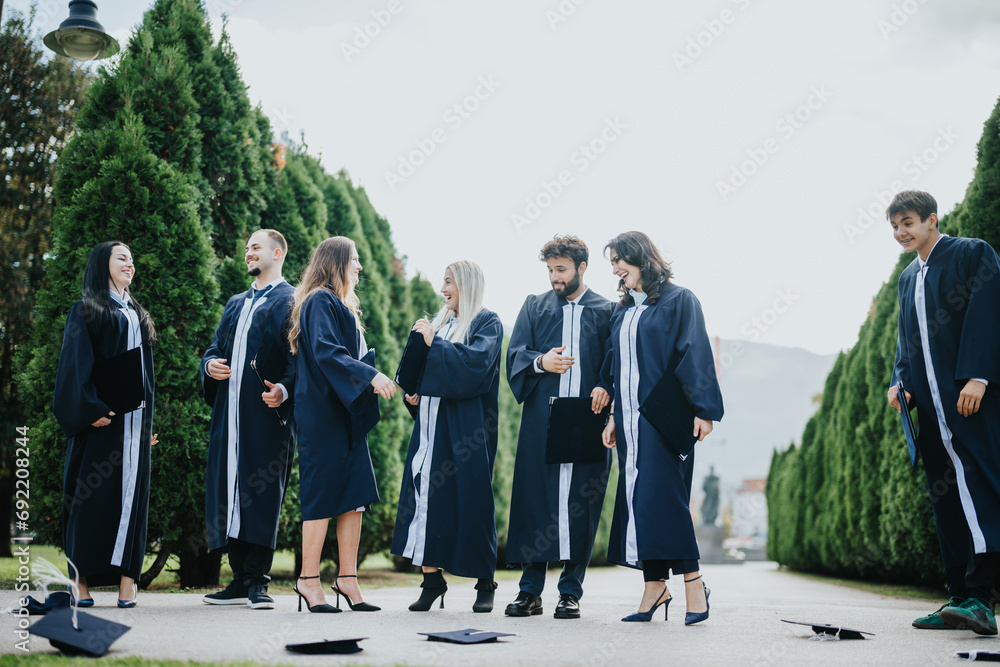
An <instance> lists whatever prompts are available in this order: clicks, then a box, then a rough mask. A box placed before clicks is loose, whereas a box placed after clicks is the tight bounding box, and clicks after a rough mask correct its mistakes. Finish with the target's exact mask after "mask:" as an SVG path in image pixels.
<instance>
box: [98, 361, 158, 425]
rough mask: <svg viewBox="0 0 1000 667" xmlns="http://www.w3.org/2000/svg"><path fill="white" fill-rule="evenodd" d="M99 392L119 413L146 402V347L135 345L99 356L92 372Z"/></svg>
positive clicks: (101, 397)
mask: <svg viewBox="0 0 1000 667" xmlns="http://www.w3.org/2000/svg"><path fill="white" fill-rule="evenodd" d="M90 378H91V380H92V381H93V383H94V387H95V388H96V389H97V396H98V397H99V398H100V399H101V400H102V401H104V402H105V403H106V404H107V406H108V407H109V408H111V411H112V412H114V413H115V414H116V415H125V414H128V413H130V412H132V411H133V410H135V409H136V408H138V407H139V405H140V404H142V401H143V399H144V398H145V396H146V394H145V391H144V390H143V386H142V348H141V347H133V348H132V349H131V350H128V351H127V352H122V353H121V354H116V355H115V356H113V357H107V358H98V359H97V360H96V361H95V362H94V370H93V372H92V373H91V375H90Z"/></svg>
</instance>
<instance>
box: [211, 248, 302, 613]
mask: <svg viewBox="0 0 1000 667" xmlns="http://www.w3.org/2000/svg"><path fill="white" fill-rule="evenodd" d="M287 251H288V245H287V243H286V242H285V237H284V236H282V235H281V233H280V232H277V231H275V230H273V229H261V230H258V231H256V232H254V233H253V234H252V235H251V236H250V239H249V240H248V241H247V245H246V253H245V256H244V258H245V260H246V265H247V273H248V274H249V275H250V276H253V277H254V282H253V284H252V285H251V287H250V289H249V290H247V291H246V292H243V293H242V294H237V295H236V296H234V297H233V298H231V299H230V300H229V303H227V304H226V309H225V311H224V312H223V314H222V320H221V321H220V322H219V328H218V329H216V331H215V339H214V340H213V341H212V345H211V347H209V348H208V350H206V351H205V355H204V357H203V358H202V362H201V371H202V381H203V383H204V387H205V400H207V401H208V404H209V405H211V406H212V407H213V410H212V426H211V437H210V440H209V446H208V464H207V470H206V477H207V479H206V485H205V521H206V524H207V528H208V547H209V549H210V550H213V551H214V550H216V549H224V548H227V549H228V551H229V564H230V566H231V567H232V568H233V581H232V583H230V584H229V586H228V587H226V589H225V590H222V591H219V592H218V593H212V594H210V595H206V596H205V597H204V598H203V600H204V601H205V602H206V603H208V604H217V605H233V604H243V605H249V606H250V607H251V608H252V609H271V608H273V607H274V600H273V599H272V598H271V597H270V596H269V595H268V594H267V583H268V581H270V577H269V576H268V574H267V573H268V572H269V571H270V569H271V561H272V559H273V557H274V548H275V544H276V540H277V535H278V518H279V516H280V514H281V502H282V500H283V499H284V497H285V488H286V487H287V486H288V477H289V474H290V473H291V468H292V452H293V447H294V439H293V438H294V436H293V432H292V425H291V418H290V416H289V412H290V411H289V410H288V407H289V406H290V404H287V405H282V404H283V403H285V401H286V400H288V399H289V398H290V397H291V395H292V391H293V389H294V384H293V382H294V368H295V365H294V361H293V357H292V355H291V351H290V350H289V345H288V337H287V336H286V335H285V334H286V331H287V330H286V328H285V324H286V322H287V321H288V316H289V314H290V312H291V308H292V294H293V291H294V290H293V289H292V287H291V285H289V284H288V283H287V282H285V279H284V278H282V277H281V267H282V264H283V263H284V261H285V255H286V253H287ZM255 359H256V360H257V368H256V369H255V368H254V362H255ZM273 359H276V360H277V361H278V363H277V364H273V363H272V364H267V363H266V362H267V361H270V360H273ZM273 368H277V370H273ZM268 372H272V373H274V374H276V375H277V377H267V376H266V373H268ZM258 374H261V375H263V376H264V377H263V383H262V381H261V378H259V377H258Z"/></svg>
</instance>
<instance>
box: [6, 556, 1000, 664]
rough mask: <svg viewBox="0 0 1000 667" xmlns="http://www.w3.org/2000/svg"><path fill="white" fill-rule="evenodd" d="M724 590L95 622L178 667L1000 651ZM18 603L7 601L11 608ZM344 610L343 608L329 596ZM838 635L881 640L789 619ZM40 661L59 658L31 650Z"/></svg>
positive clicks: (735, 585)
mask: <svg viewBox="0 0 1000 667" xmlns="http://www.w3.org/2000/svg"><path fill="white" fill-rule="evenodd" d="M704 575H705V579H706V581H707V582H708V585H709V587H710V588H711V589H712V590H713V594H712V597H711V602H712V610H711V618H710V619H709V620H708V621H706V622H705V623H703V624H700V625H695V626H691V627H685V626H684V621H683V619H684V600H683V596H684V592H683V590H684V589H683V585H679V584H677V583H672V585H671V590H672V591H673V592H674V594H675V595H676V596H677V597H678V599H677V600H676V601H675V602H674V603H673V605H672V608H671V609H670V620H669V621H667V622H664V621H663V618H662V616H660V617H659V618H658V620H654V621H653V622H651V623H622V622H621V621H619V619H620V618H621V617H622V616H624V615H626V614H629V613H631V612H633V611H634V610H635V606H636V604H637V603H638V600H639V595H640V593H641V588H642V579H641V576H640V575H639V573H637V572H635V571H631V570H627V569H624V568H600V569H594V570H591V571H590V573H589V574H588V576H587V581H586V596H585V597H584V599H583V601H582V608H583V618H581V619H580V620H556V619H553V618H552V609H553V606H554V603H555V601H556V598H557V594H556V593H555V589H556V576H555V574H554V573H552V572H550V575H549V580H548V584H547V588H546V592H545V594H544V595H543V599H544V606H545V614H544V615H542V616H534V617H530V618H507V617H505V616H504V615H503V608H504V606H505V605H506V604H507V602H509V601H510V600H512V599H513V598H514V596H515V595H516V593H517V590H516V583H515V582H513V581H504V582H502V583H501V585H500V589H499V590H498V591H497V608H496V609H495V610H494V611H493V613H492V614H473V613H472V611H471V609H472V602H473V600H475V591H474V590H473V588H472V585H473V583H474V582H471V581H467V580H461V579H457V578H456V577H449V592H448V595H447V599H446V603H445V605H446V608H445V609H444V610H439V609H437V607H436V606H435V608H434V609H432V610H431V611H430V612H426V613H413V612H410V611H408V610H407V605H409V603H410V602H412V601H413V600H414V599H416V597H417V595H418V589H416V588H384V589H373V590H366V599H367V600H368V601H369V602H371V603H373V604H378V605H380V606H382V608H383V611H381V612H376V613H368V614H363V613H360V612H358V613H352V612H351V611H345V612H344V613H341V614H336V615H318V614H317V615H311V614H307V613H305V612H303V613H296V611H295V610H296V602H295V598H294V596H288V595H282V596H277V597H276V600H277V608H276V609H274V610H269V611H252V610H250V609H248V608H246V607H211V606H209V605H205V604H203V603H202V602H201V599H200V598H201V596H195V595H186V594H151V593H150V594H143V593H140V597H139V606H138V607H137V608H136V609H132V610H119V609H117V608H115V607H113V606H111V605H114V600H115V597H116V595H115V593H96V594H95V597H96V599H97V603H98V606H97V607H95V608H94V609H92V610H88V611H91V612H92V613H95V614H97V615H100V616H102V617H104V618H108V619H112V620H116V621H119V622H123V623H126V624H128V625H131V626H132V630H131V631H130V632H128V633H127V634H125V635H124V636H123V637H122V638H121V639H119V640H118V642H117V643H115V645H114V646H113V648H112V652H111V653H110V654H109V656H111V657H122V656H133V655H138V656H144V657H147V658H173V659H178V660H200V661H232V660H251V661H256V662H261V663H291V664H303V665H321V664H322V665H329V664H369V665H387V664H406V665H460V666H462V667H466V666H468V665H504V666H505V667H506V666H508V665H532V666H533V667H537V666H539V665H589V666H593V667H602V666H603V665H662V664H679V665H802V664H807V665H810V666H812V665H848V664H850V665H887V664H891V665H894V666H901V665H945V664H952V663H954V662H955V659H954V658H953V654H954V652H955V651H960V650H961V651H966V650H970V649H971V650H975V649H979V650H1000V640H998V639H995V638H980V637H977V636H976V635H974V634H973V633H972V632H969V631H964V630H954V631H920V630H915V629H913V628H911V627H910V621H911V620H912V619H913V618H915V617H917V616H919V615H922V614H923V613H926V612H928V611H931V610H933V609H934V608H936V606H937V603H934V602H924V601H921V600H912V599H903V598H890V597H884V596H880V595H876V594H872V593H865V592H861V591H857V590H854V589H852V588H848V587H842V586H835V585H832V584H826V583H820V582H816V581H812V580H809V579H805V578H802V577H798V576H796V575H793V574H787V573H784V572H779V571H777V569H776V566H775V564H774V563H746V564H744V565H728V566H727V565H717V566H705V569H704ZM15 595H16V594H15V593H14V592H13V591H0V606H3V607H6V606H9V605H11V604H12V602H13V600H14V597H15ZM330 601H331V602H332V601H333V596H332V595H331V596H330ZM782 618H787V619H791V620H801V621H807V622H817V623H821V622H828V623H840V624H843V625H847V626H849V627H854V628H857V629H860V630H867V631H869V632H873V633H875V635H876V636H875V637H874V638H870V639H867V640H864V641H813V640H810V639H809V638H808V637H809V636H810V635H811V632H810V631H809V629H808V628H805V627H799V626H792V625H788V624H785V623H781V622H779V621H780V619H782ZM13 625H14V622H13V620H12V619H10V618H7V619H4V620H0V628H4V629H7V628H9V629H10V630H9V631H6V632H5V634H7V638H4V639H3V643H2V645H0V653H10V652H13V640H11V639H9V637H11V636H12V635H13ZM469 627H473V628H478V629H481V630H495V631H498V632H510V633H514V634H516V635H517V636H516V637H508V638H506V639H505V640H501V643H497V644H484V645H477V646H458V645H452V644H443V643H438V642H428V641H426V639H425V638H424V637H421V636H418V635H417V633H418V632H435V631H447V630H459V629H463V628H469ZM348 637H368V638H369V639H367V640H365V641H363V642H361V646H362V647H363V648H364V651H363V652H362V653H358V654H355V655H351V656H302V655H298V654H294V653H290V652H288V651H286V650H285V649H284V645H285V644H288V643H295V642H304V641H311V640H320V639H337V638H348ZM32 651H43V652H52V651H53V649H52V648H51V647H50V646H49V644H48V642H47V641H45V640H41V639H37V638H33V639H32Z"/></svg>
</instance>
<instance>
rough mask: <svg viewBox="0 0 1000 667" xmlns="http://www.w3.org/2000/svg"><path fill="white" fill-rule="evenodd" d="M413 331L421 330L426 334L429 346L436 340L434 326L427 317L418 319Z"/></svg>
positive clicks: (425, 337)
mask: <svg viewBox="0 0 1000 667" xmlns="http://www.w3.org/2000/svg"><path fill="white" fill-rule="evenodd" d="M413 331H419V332H420V333H422V334H423V335H424V342H425V343H427V347H430V346H431V343H433V342H434V327H433V326H431V323H430V321H429V320H428V319H427V318H426V317H421V318H420V319H419V320H417V323H416V324H414V325H413Z"/></svg>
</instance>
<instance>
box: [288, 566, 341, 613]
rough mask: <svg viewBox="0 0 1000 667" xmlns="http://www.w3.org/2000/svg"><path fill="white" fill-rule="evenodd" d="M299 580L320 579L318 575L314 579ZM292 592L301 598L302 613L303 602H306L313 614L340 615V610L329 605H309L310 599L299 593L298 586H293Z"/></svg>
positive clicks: (300, 609) (300, 608) (300, 607)
mask: <svg viewBox="0 0 1000 667" xmlns="http://www.w3.org/2000/svg"><path fill="white" fill-rule="evenodd" d="M299 579H319V575H318V574H317V575H316V576H314V577H299ZM292 590H293V591H295V594H296V595H298V596H299V611H302V601H303V600H305V601H306V608H307V609H308V610H309V611H310V612H312V613H313V614H339V613H340V609H338V608H337V607H334V606H332V605H328V604H315V605H313V604H309V598H307V597H306V596H305V595H303V594H302V593H300V592H299V587H298V586H292Z"/></svg>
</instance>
